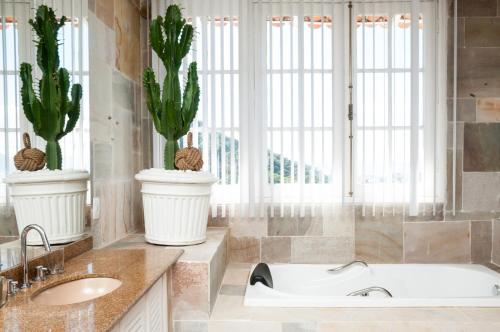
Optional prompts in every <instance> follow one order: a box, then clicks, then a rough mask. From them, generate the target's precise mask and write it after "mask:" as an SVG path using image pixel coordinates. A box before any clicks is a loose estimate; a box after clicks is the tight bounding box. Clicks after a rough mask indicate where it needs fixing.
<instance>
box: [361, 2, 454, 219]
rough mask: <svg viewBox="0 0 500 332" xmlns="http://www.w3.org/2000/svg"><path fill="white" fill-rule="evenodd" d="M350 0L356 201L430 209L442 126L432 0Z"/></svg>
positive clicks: (437, 196) (391, 209)
mask: <svg viewBox="0 0 500 332" xmlns="http://www.w3.org/2000/svg"><path fill="white" fill-rule="evenodd" d="M354 8H355V22H353V24H354V25H355V28H354V29H355V33H354V34H353V37H354V39H355V41H354V53H355V56H354V59H353V60H354V73H355V75H354V80H355V83H354V86H355V87H356V88H355V90H354V92H355V95H356V99H355V103H354V105H355V114H356V117H355V120H356V126H355V129H356V134H355V136H356V137H357V150H356V153H355V161H356V167H355V174H356V176H355V178H356V189H355V192H356V193H357V196H356V198H357V201H358V202H359V203H360V204H361V205H362V206H363V213H370V214H375V213H377V210H379V211H380V212H381V213H382V214H385V213H388V214H394V213H395V210H396V207H397V206H398V205H402V208H403V211H404V212H405V213H408V214H409V215H417V214H418V213H419V212H420V213H428V211H432V212H431V213H436V209H437V203H438V202H443V200H444V197H443V192H444V181H443V180H444V179H445V174H444V172H443V170H444V169H445V158H444V156H445V150H444V148H445V135H444V134H445V132H446V131H445V129H444V128H445V121H446V119H443V117H442V116H441V115H440V113H441V114H442V113H443V112H442V111H441V112H438V109H439V108H440V107H441V108H442V105H443V103H442V100H440V97H439V93H440V90H439V89H440V88H441V89H442V87H441V86H440V83H439V82H441V81H442V80H443V77H442V72H440V71H439V70H438V68H437V61H438V59H439V57H442V56H444V54H442V53H441V54H440V53H439V52H440V49H443V48H438V47H437V42H438V34H437V31H438V30H437V26H438V24H439V22H438V20H437V18H438V16H437V10H438V6H437V2H435V1H426V2H424V1H411V2H385V3H384V2H372V3H362V4H359V5H358V6H355V7H354ZM444 49H445V48H444ZM443 109H444V108H442V110H443ZM367 208H368V212H367ZM387 208H388V209H387ZM406 209H408V211H405V210H406ZM426 211H427V212H426Z"/></svg>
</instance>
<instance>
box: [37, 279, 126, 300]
mask: <svg viewBox="0 0 500 332" xmlns="http://www.w3.org/2000/svg"><path fill="white" fill-rule="evenodd" d="M121 284H122V282H121V281H120V280H118V279H114V278H105V277H98V278H84V279H78V280H73V281H68V282H65V283H63V284H60V285H57V286H54V287H51V288H49V289H46V290H44V291H42V292H41V293H39V294H38V295H36V296H34V297H33V299H32V300H33V302H35V303H37V304H43V305H63V304H72V303H79V302H85V301H89V300H92V299H95V298H98V297H101V296H104V295H106V294H109V293H111V292H112V291H114V290H115V289H117V288H118V287H120V286H121Z"/></svg>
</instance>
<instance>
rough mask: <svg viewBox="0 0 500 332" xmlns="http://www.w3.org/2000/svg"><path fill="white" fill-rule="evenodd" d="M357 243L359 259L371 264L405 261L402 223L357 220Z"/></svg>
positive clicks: (357, 256)
mask: <svg viewBox="0 0 500 332" xmlns="http://www.w3.org/2000/svg"><path fill="white" fill-rule="evenodd" d="M391 218H392V217H391ZM355 241H356V258H357V259H361V260H365V261H367V262H370V263H400V262H402V260H403V223H402V221H393V220H390V221H358V220H356V236H355Z"/></svg>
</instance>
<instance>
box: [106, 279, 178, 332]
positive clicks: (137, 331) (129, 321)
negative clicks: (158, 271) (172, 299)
mask: <svg viewBox="0 0 500 332" xmlns="http://www.w3.org/2000/svg"><path fill="white" fill-rule="evenodd" d="M167 289H168V287H167V275H166V274H164V275H163V276H162V277H161V278H160V279H159V280H158V281H157V282H155V284H154V285H153V286H152V287H151V288H150V289H149V290H148V291H147V292H146V294H144V296H143V297H142V298H141V299H140V300H139V302H137V303H136V304H135V305H134V306H133V307H132V308H131V309H130V310H129V311H128V312H127V313H126V314H125V316H124V317H123V318H122V319H121V321H120V323H119V324H118V325H117V326H116V327H115V328H113V330H112V332H168V308H167V299H168V297H167V296H168V294H167Z"/></svg>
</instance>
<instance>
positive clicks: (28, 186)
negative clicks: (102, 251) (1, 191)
mask: <svg viewBox="0 0 500 332" xmlns="http://www.w3.org/2000/svg"><path fill="white" fill-rule="evenodd" d="M88 179H89V173H88V172H86V171H79V170H55V171H50V170H40V171H36V172H28V171H23V172H21V171H19V172H15V173H12V174H10V175H9V176H8V177H7V178H6V179H5V182H6V183H7V184H8V186H9V187H10V197H11V201H12V204H13V206H14V211H15V213H16V221H17V228H18V230H19V234H21V231H22V230H23V228H24V227H25V226H27V225H29V224H38V225H40V226H42V227H43V229H44V230H45V232H46V234H47V237H48V240H49V242H50V243H51V244H58V243H68V242H72V241H75V240H77V239H78V238H80V237H81V236H82V235H83V234H84V230H85V197H86V193H87V181H88ZM27 242H28V244H29V245H41V244H42V241H41V239H40V236H39V235H38V233H36V232H30V233H29V234H28V239H27Z"/></svg>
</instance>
